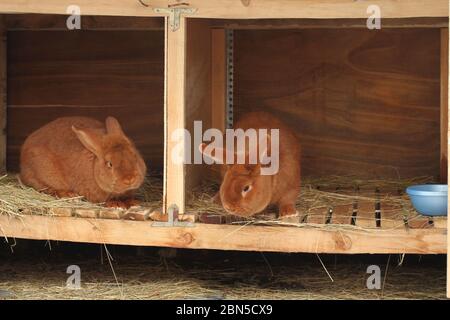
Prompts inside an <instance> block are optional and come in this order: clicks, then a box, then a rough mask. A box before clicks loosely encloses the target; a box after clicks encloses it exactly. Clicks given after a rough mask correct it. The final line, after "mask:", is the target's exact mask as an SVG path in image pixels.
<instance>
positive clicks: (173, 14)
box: [153, 8, 197, 31]
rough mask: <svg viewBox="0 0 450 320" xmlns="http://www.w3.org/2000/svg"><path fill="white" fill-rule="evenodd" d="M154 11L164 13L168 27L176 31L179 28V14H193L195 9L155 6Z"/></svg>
mask: <svg viewBox="0 0 450 320" xmlns="http://www.w3.org/2000/svg"><path fill="white" fill-rule="evenodd" d="M153 11H155V12H156V13H162V14H166V15H168V17H169V27H170V30H172V31H177V30H178V28H180V17H181V14H193V13H195V12H196V11H197V9H195V8H155V9H153Z"/></svg>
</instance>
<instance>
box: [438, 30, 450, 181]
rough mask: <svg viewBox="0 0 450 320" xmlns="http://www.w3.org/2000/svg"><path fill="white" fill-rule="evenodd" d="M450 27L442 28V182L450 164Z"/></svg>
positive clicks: (445, 177) (445, 179)
mask: <svg viewBox="0 0 450 320" xmlns="http://www.w3.org/2000/svg"><path fill="white" fill-rule="evenodd" d="M448 56H449V54H448V28H443V29H441V177H440V178H441V182H442V183H447V166H448V137H447V135H448Z"/></svg>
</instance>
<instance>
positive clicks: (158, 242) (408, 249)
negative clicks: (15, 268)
mask: <svg viewBox="0 0 450 320" xmlns="http://www.w3.org/2000/svg"><path fill="white" fill-rule="evenodd" d="M151 224H152V222H150V221H125V220H108V219H88V218H86V219H84V218H83V219H81V218H75V217H47V216H23V217H20V218H17V217H10V216H7V215H0V236H1V237H7V238H9V237H14V238H24V239H35V240H57V241H69V242H84V243H105V244H120V245H138V246H161V247H174V248H190V249H217V250H239V251H271V252H304V253H345V254H362V253H374V254H375V253H380V254H384V253H391V254H395V253H398V254H401V253H409V254H444V253H446V251H447V236H446V233H447V232H446V229H437V228H433V229H410V230H407V229H398V230H377V231H374V232H370V231H369V232H368V231H364V230H358V229H349V228H329V229H328V228H313V227H301V228H298V227H281V226H245V227H243V226H234V225H209V224H196V225H195V227H193V228H185V227H152V226H151Z"/></svg>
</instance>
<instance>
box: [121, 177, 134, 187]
mask: <svg viewBox="0 0 450 320" xmlns="http://www.w3.org/2000/svg"><path fill="white" fill-rule="evenodd" d="M135 181H136V179H135V177H126V178H125V179H124V180H123V182H124V183H125V184H126V185H128V186H129V185H132V184H133V183H134V182H135Z"/></svg>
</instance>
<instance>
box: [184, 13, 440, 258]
mask: <svg viewBox="0 0 450 320" xmlns="http://www.w3.org/2000/svg"><path fill="white" fill-rule="evenodd" d="M447 27H448V21H447V19H439V18H437V19H392V20H389V19H388V20H387V21H386V20H385V21H384V22H383V28H382V30H369V29H367V28H366V21H365V20H358V19H353V20H352V19H340V20H312V19H311V20H302V19H283V20H281V19H266V20H245V19H241V20H219V19H189V18H187V19H186V33H187V36H186V39H187V44H186V88H187V89H186V95H185V97H186V100H185V108H186V110H185V121H186V123H185V124H186V128H187V129H188V130H190V132H191V135H192V136H193V135H194V132H193V123H194V121H198V120H201V121H202V123H203V130H205V129H207V128H210V127H213V128H217V129H220V130H222V131H223V130H224V129H225V128H226V127H227V126H230V125H231V124H232V120H233V118H234V119H236V118H238V117H239V116H240V115H242V114H244V113H246V112H249V111H258V110H264V111H268V112H271V113H273V114H275V115H277V116H278V117H280V118H281V119H282V120H284V121H285V122H286V123H287V124H289V125H290V126H291V127H292V128H295V130H296V132H297V134H298V137H299V139H300V141H301V145H302V179H303V182H302V184H303V185H302V188H303V191H302V193H301V196H300V197H299V200H298V203H297V209H298V211H299V213H300V215H299V217H297V218H294V219H290V220H289V221H280V220H279V219H277V217H276V215H275V214H274V213H273V212H272V211H270V210H268V213H267V214H266V215H264V214H263V215H262V217H261V216H258V217H255V218H252V219H239V218H232V217H229V216H226V215H225V212H224V211H223V210H221V208H220V207H218V206H214V205H213V204H211V203H210V199H211V197H212V196H213V195H214V193H215V191H216V190H217V188H218V183H220V177H219V175H218V170H217V167H214V166H206V165H193V164H189V165H186V166H185V171H186V176H185V181H184V183H185V186H186V188H185V199H184V204H185V205H184V212H185V213H186V214H187V215H190V216H191V217H192V219H196V221H197V222H198V224H200V225H201V226H203V225H209V226H211V225H214V228H220V227H222V228H225V229H226V228H233V227H234V228H236V227H240V228H242V230H245V231H243V232H246V233H248V234H252V233H254V235H255V242H256V241H258V240H256V239H263V238H264V239H265V240H264V245H261V246H264V247H265V246H270V247H272V248H273V247H276V246H278V247H279V248H280V251H283V250H284V249H281V247H284V246H285V245H287V244H286V242H283V239H285V237H284V236H280V237H281V238H282V239H278V241H277V240H276V239H275V233H274V236H267V235H264V236H263V235H262V234H261V233H260V232H261V230H263V228H267V230H271V231H270V232H273V230H274V229H277V230H278V229H280V233H281V232H282V230H285V232H287V231H288V230H290V231H292V232H293V233H295V232H297V233H298V236H297V237H295V239H297V241H298V242H297V246H302V247H303V244H300V243H299V242H307V244H305V245H304V247H303V249H305V247H307V248H306V251H308V252H314V251H315V250H318V251H321V252H323V251H325V252H330V253H331V252H352V251H353V250H354V249H355V246H358V244H356V243H355V240H356V236H355V235H356V234H358V235H361V234H362V235H363V237H364V238H366V237H367V239H364V240H358V241H364V242H365V244H366V245H367V249H368V252H370V253H381V252H387V251H388V252H390V251H392V252H397V250H400V251H402V252H417V251H420V252H423V253H425V252H428V253H437V252H439V251H440V249H437V248H439V247H440V248H442V249H444V248H445V243H446V242H445V241H446V238H445V234H446V228H445V225H446V219H443V218H436V219H429V218H425V217H422V216H419V215H418V214H417V213H416V212H415V210H414V209H413V208H412V207H411V204H410V202H409V199H408V197H407V196H406V195H405V193H404V190H405V188H406V186H407V185H408V184H411V183H419V182H422V181H424V182H439V181H443V182H445V181H446V179H447V135H446V134H447V121H448V118H447V107H448V104H447V100H448V99H447V91H448V80H447V79H448V71H447V62H448V28H447ZM199 92H201V93H202V94H201V95H199V94H198V93H199ZM196 147H198V146H196V145H192V146H191V149H192V150H191V151H192V152H195V148H196ZM349 177H351V179H350V178H349ZM344 178H345V179H344ZM211 180H213V181H215V182H216V184H215V185H214V183H213V184H211ZM212 185H213V186H212ZM308 197H309V198H308ZM312 197H315V198H321V199H322V200H321V201H322V202H321V203H320V205H318V206H317V205H316V206H313V207H311V206H309V207H308V204H307V202H308V201H309V200H310V199H311V198H312ZM434 220H436V221H434ZM217 224H218V225H217ZM306 230H308V232H307V231H306ZM230 232H231V231H230ZM268 232H269V231H268ZM309 232H311V233H312V234H316V235H317V238H316V237H315V236H311V235H310V234H308V236H307V237H306V233H309ZM416 233H417V234H421V233H423V235H426V237H428V236H430V235H431V234H433V235H434V236H436V237H437V238H435V239H433V240H431V238H430V240H426V241H424V242H422V241H421V243H420V244H417V243H416V244H414V242H415V240H413V238H415V237H416V236H417V234H416ZM333 234H334V236H332V238H333V237H335V238H333V239H334V240H331V241H330V243H329V244H325V243H327V241H325V240H323V239H324V238H323V237H325V238H326V237H327V236H331V235H333ZM339 235H342V237H341V236H339ZM404 235H407V236H408V237H411V238H410V239H409V240H408V241H406V242H404V243H403V244H400V243H398V242H397V240H398V239H399V237H402V236H404ZM434 236H433V237H434ZM230 237H231V236H230ZM235 238H238V236H237V235H236V236H235ZM337 238H340V240H338V239H337ZM388 238H389V240H388ZM269 239H270V240H269ZM318 239H322V240H323V241H319V240H318ZM438 239H439V240H438ZM268 241H274V242H275V243H276V244H273V243H272V244H270V245H269V244H267V242H268ZM380 241H387V242H388V244H386V243H383V244H382V248H381V247H380V246H379V245H380V244H381V242H380ZM236 242H237V243H236V247H237V248H240V247H241V246H240V245H239V244H238V240H237V239H236ZM416 245H418V247H416ZM254 246H255V247H257V244H256V243H255V244H254ZM370 247H371V249H370ZM419 247H420V248H419ZM319 248H320V249H319ZM435 249H437V250H435Z"/></svg>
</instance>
